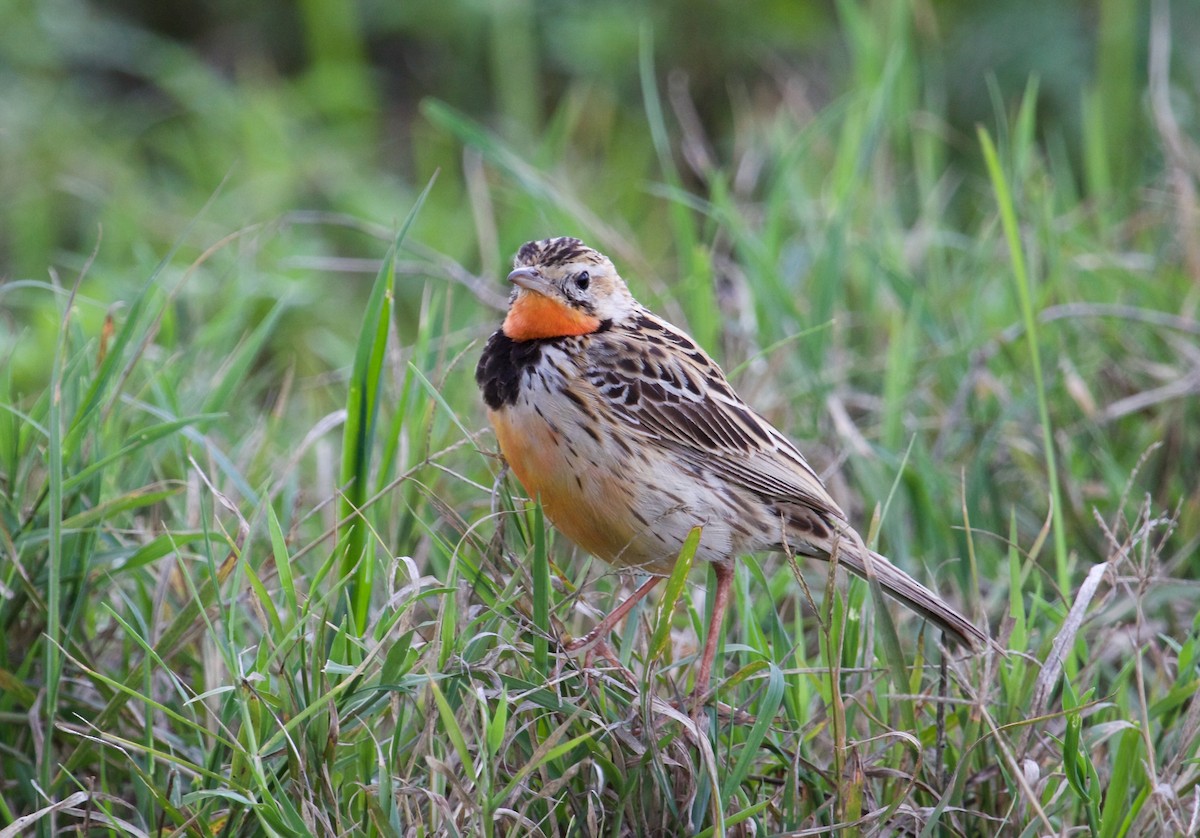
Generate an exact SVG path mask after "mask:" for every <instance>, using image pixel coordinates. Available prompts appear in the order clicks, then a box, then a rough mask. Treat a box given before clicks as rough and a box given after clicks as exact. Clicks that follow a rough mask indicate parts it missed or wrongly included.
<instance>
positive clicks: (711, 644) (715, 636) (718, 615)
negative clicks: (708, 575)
mask: <svg viewBox="0 0 1200 838" xmlns="http://www.w3.org/2000/svg"><path fill="white" fill-rule="evenodd" d="M713 570H714V571H716V573H717V595H716V597H715V598H714V600H713V610H712V619H711V620H709V621H708V638H707V639H706V640H705V641H704V656H703V657H701V658H700V671H699V672H697V673H696V686H695V688H694V689H693V691H692V700H693V701H694V702H695V707H694V708H693V709H694V710H698V709H699V707H700V706H701V705H702V704H703V703H704V699H705V698H707V696H708V682H709V679H710V677H711V675H712V665H713V658H714V657H716V654H717V641H718V640H719V639H720V637H721V624H722V623H723V622H724V621H725V610H726V609H727V608H728V607H729V589H730V586H731V585H732V584H733V565H732V564H714V565H713Z"/></svg>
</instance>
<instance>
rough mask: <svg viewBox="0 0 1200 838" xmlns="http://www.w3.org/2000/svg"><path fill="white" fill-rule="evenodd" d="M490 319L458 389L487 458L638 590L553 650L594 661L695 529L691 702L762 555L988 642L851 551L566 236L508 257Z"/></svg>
mask: <svg viewBox="0 0 1200 838" xmlns="http://www.w3.org/2000/svg"><path fill="white" fill-rule="evenodd" d="M508 282H509V283H511V285H512V291H511V295H510V297H509V305H508V310H507V314H506V316H505V318H504V321H503V324H502V325H501V327H500V328H499V329H498V330H497V331H496V332H495V333H494V334H492V335H491V337H490V338H489V339H488V341H487V344H486V346H485V347H484V349H483V352H482V354H481V356H480V359H479V362H478V365H477V367H476V371H475V379H476V383H477V384H478V386H479V388H480V390H481V392H482V397H483V402H484V404H485V406H486V409H487V416H488V420H489V422H490V423H491V426H492V429H493V431H494V433H495V438H496V441H497V444H498V445H499V449H500V453H501V455H502V456H503V458H504V460H505V462H506V463H507V465H508V467H509V469H510V470H511V471H512V473H513V474H514V475H515V476H516V478H517V480H518V481H520V483H521V485H522V486H523V487H524V489H525V491H526V492H527V493H528V495H529V497H531V498H536V499H538V500H540V502H541V505H542V510H543V513H544V514H545V516H546V518H547V519H548V520H549V521H550V522H551V523H552V524H553V525H554V527H555V528H556V529H557V530H558V531H559V532H561V533H562V534H563V535H565V536H566V537H567V538H568V539H569V540H570V541H572V542H573V543H574V544H575V545H577V546H578V547H579V548H581V549H583V550H585V551H587V552H588V553H591V554H592V555H594V556H596V557H597V558H600V559H602V560H604V561H605V562H607V563H608V564H610V565H613V566H615V567H617V568H623V569H634V570H640V571H642V572H644V573H646V574H649V578H647V579H646V580H645V581H644V582H643V583H642V584H641V585H640V586H639V587H638V588H637V589H636V590H635V591H634V592H633V593H632V594H631V595H630V596H629V597H628V598H627V599H626V600H625V601H624V602H623V603H621V604H620V605H619V606H618V607H617V608H615V609H614V610H613V611H612V612H611V613H609V614H608V615H607V616H605V617H604V618H603V619H602V620H600V622H599V623H598V624H597V625H596V626H595V627H594V628H593V629H592V630H591V631H590V632H588V633H587V634H586V635H584V637H583V638H580V639H577V640H575V641H572V642H571V643H570V644H568V645H567V651H568V652H574V651H578V650H580V649H595V648H597V647H598V645H602V646H603V647H604V648H605V649H607V644H606V643H605V638H606V637H607V636H608V634H609V633H610V632H611V630H612V629H613V627H614V626H616V625H617V624H618V623H619V622H620V621H621V620H622V619H624V618H625V616H626V615H627V614H628V613H629V612H630V611H631V610H632V609H633V607H634V606H635V605H636V604H637V603H638V602H639V601H640V600H641V599H643V598H644V597H645V596H646V595H647V594H649V593H650V591H651V590H653V588H654V587H655V585H656V583H657V582H658V581H659V580H660V579H661V578H662V577H663V576H666V575H669V574H670V573H671V570H672V568H673V566H674V563H675V561H676V559H677V557H678V556H679V553H680V550H681V548H682V546H683V544H684V541H685V539H686V538H687V537H688V534H689V533H690V532H691V531H692V529H693V528H694V527H700V539H699V543H698V546H697V548H696V552H695V554H694V558H693V561H694V562H695V563H699V562H708V563H711V564H712V566H713V569H714V571H715V576H716V590H715V594H714V597H713V604H712V615H711V618H710V619H709V623H708V631H707V637H706V640H705V645H704V650H703V653H702V655H701V657H700V661H699V666H698V669H697V671H696V677H695V686H694V695H695V696H696V697H697V699H696V700H698V701H700V700H703V696H704V695H705V694H706V693H707V690H708V687H709V683H710V680H711V672H712V665H713V659H714V656H715V654H716V651H717V638H718V636H719V634H720V630H721V626H722V624H723V620H724V617H725V612H726V610H727V607H728V605H729V597H730V589H731V583H732V581H733V575H734V567H735V563H736V562H737V561H738V558H739V557H740V556H743V555H747V554H751V553H756V552H759V551H765V550H777V551H786V552H788V553H789V554H792V555H796V556H806V557H813V558H818V559H826V560H828V559H830V557H831V556H833V555H835V554H836V562H837V564H839V565H840V566H843V567H846V568H849V569H850V570H851V571H853V572H854V573H856V574H857V575H859V576H862V577H865V578H868V579H873V580H875V581H876V582H878V584H879V585H880V586H881V587H882V589H883V590H884V591H886V592H887V593H888V594H890V595H891V596H892V597H894V598H896V599H897V600H899V601H900V602H901V603H903V604H904V605H906V606H908V607H909V608H911V609H912V610H914V611H916V612H917V613H918V614H921V615H922V616H924V617H926V618H928V619H929V620H931V621H932V622H934V623H936V624H937V625H938V626H939V627H941V628H942V629H943V631H944V632H945V636H946V637H947V638H949V639H950V640H952V641H954V642H957V643H959V644H962V645H965V646H966V647H968V648H970V649H979V648H981V647H983V646H985V645H986V644H987V641H988V636H987V634H985V633H984V632H983V631H981V630H980V629H979V628H978V627H977V626H976V625H975V624H974V623H973V622H972V621H971V620H969V619H967V618H966V617H964V616H963V615H962V614H960V613H959V612H958V611H956V610H955V609H954V608H953V607H952V606H950V605H949V604H948V603H946V602H945V601H944V600H943V599H942V598H941V597H939V596H938V595H937V594H936V593H934V592H933V591H931V590H930V589H929V588H927V587H925V586H924V585H922V584H921V583H919V582H917V581H916V580H915V579H913V578H912V577H911V576H909V575H908V574H907V573H905V572H904V571H902V570H900V569H899V568H898V567H896V566H895V565H894V564H892V562H891V561H889V560H888V559H887V558H885V557H884V556H882V555H880V554H879V553H876V552H873V551H871V550H869V549H867V547H866V546H865V545H864V543H863V539H862V538H861V536H859V534H858V533H857V532H856V531H855V530H854V528H853V527H852V526H851V524H850V521H849V519H848V517H847V515H846V513H845V512H843V511H842V509H841V507H840V506H838V504H837V502H836V501H835V500H834V499H833V497H832V496H831V495H830V494H829V491H828V490H827V489H826V488H825V485H824V484H823V483H822V481H821V479H820V477H819V476H818V475H817V473H816V472H815V471H814V470H813V469H812V468H811V467H810V466H809V464H808V462H807V460H805V458H804V456H803V455H802V454H801V453H800V451H799V449H798V448H797V447H796V446H795V444H793V443H792V442H791V441H790V440H789V439H788V438H787V437H786V436H785V435H784V434H783V433H782V432H780V431H779V430H778V429H777V428H775V427H774V425H772V424H771V423H770V422H769V421H768V420H767V419H765V418H764V417H763V416H762V415H761V414H760V413H758V412H757V411H755V410H754V409H753V408H752V407H750V406H749V405H748V404H747V403H746V402H745V401H743V400H742V398H741V397H740V396H738V394H737V393H736V392H735V391H734V389H733V387H732V386H731V385H730V383H729V380H728V379H727V377H726V376H725V373H724V372H722V370H721V368H720V367H719V366H718V365H717V364H716V363H715V362H714V361H713V359H712V358H711V357H709V355H708V353H706V352H705V351H704V349H702V348H701V347H700V346H699V345H698V344H697V342H696V341H695V340H694V339H693V338H692V337H690V336H689V335H688V334H687V333H685V332H684V331H683V330H681V329H679V328H677V327H676V326H673V325H671V324H670V323H668V322H667V321H666V320H664V319H662V318H661V317H658V316H657V315H655V314H654V313H653V312H651V311H650V310H649V309H647V308H646V307H645V306H643V305H642V304H641V303H639V302H638V301H637V300H636V299H635V298H634V296H633V295H632V293H630V291H629V288H628V286H627V285H626V283H625V281H624V280H623V279H622V278H621V276H620V275H619V274H618V272H617V270H616V268H615V267H614V265H613V263H612V262H611V261H610V260H609V259H608V258H607V257H606V256H604V255H603V254H602V253H600V252H599V251H597V250H594V249H592V248H591V247H588V246H587V245H585V244H584V243H583V242H582V241H580V240H579V239H577V238H572V237H568V236H561V237H556V238H548V239H542V240H539V241H531V242H527V243H525V244H524V245H522V246H521V247H520V249H519V250H518V251H517V253H516V256H515V258H514V260H513V269H512V272H511V273H509V274H508Z"/></svg>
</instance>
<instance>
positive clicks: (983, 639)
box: [837, 539, 988, 649]
mask: <svg viewBox="0 0 1200 838" xmlns="http://www.w3.org/2000/svg"><path fill="white" fill-rule="evenodd" d="M859 543H860V544H861V542H859ZM867 552H869V553H870V555H871V569H870V571H868V570H867V564H866V562H864V561H863V557H862V553H861V552H860V551H859V548H858V547H857V546H856V545H855V544H854V543H853V542H850V541H848V540H847V539H842V540H841V541H839V543H838V556H837V561H838V564H841V565H845V566H846V568H847V569H849V570H851V571H853V572H854V573H856V574H857V575H859V576H861V577H863V578H864V579H867V580H868V581H870V580H871V579H872V578H874V579H875V580H876V581H877V582H879V585H880V586H881V587H882V588H883V589H884V590H885V591H887V592H888V593H889V594H891V595H892V596H893V597H895V598H896V599H898V600H900V601H901V602H902V603H904V604H905V605H907V606H908V607H909V608H911V609H912V610H913V611H916V612H917V613H918V614H920V615H922V616H924V617H926V618H928V619H930V620H932V621H933V622H935V623H937V624H938V625H939V626H940V627H941V628H943V629H945V630H946V631H947V632H948V633H949V634H950V635H951V637H953V638H954V639H955V640H957V641H959V642H961V643H963V644H964V645H966V646H967V647H968V648H970V649H982V648H984V647H986V646H987V645H988V636H987V635H986V634H985V633H984V632H982V631H981V630H980V629H979V628H978V627H977V626H976V625H975V624H974V623H972V622H971V621H970V620H968V619H967V618H966V617H964V616H963V615H962V614H960V613H958V611H956V610H955V609H954V608H953V607H952V606H951V605H950V604H949V603H947V602H946V601H945V600H944V599H942V598H941V597H940V596H938V595H937V594H935V593H934V592H933V591H931V590H929V588H926V587H925V586H924V585H922V584H921V583H920V582H918V581H917V580H916V579H913V578H912V577H911V576H909V575H908V574H907V573H905V572H904V571H903V570H901V569H900V568H898V567H896V566H895V565H894V564H892V563H891V561H890V560H889V559H888V558H887V557H886V556H881V555H879V554H878V553H876V552H874V551H867Z"/></svg>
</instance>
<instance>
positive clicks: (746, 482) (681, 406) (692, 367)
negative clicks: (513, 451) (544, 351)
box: [588, 312, 846, 522]
mask: <svg viewBox="0 0 1200 838" xmlns="http://www.w3.org/2000/svg"><path fill="white" fill-rule="evenodd" d="M602 337H603V341H602V343H601V344H600V345H599V346H597V347H595V349H596V350H597V351H596V354H595V357H594V361H593V363H592V364H591V368H590V369H589V370H588V377H589V379H590V380H591V381H592V383H593V384H594V385H595V386H596V387H597V388H598V389H599V391H600V393H601V395H602V396H603V397H604V400H605V402H606V403H607V404H608V405H610V406H611V408H612V410H613V412H614V413H615V414H616V415H617V417H619V418H620V419H621V420H623V421H624V422H625V423H626V424H627V425H628V426H629V428H630V429H631V430H633V431H635V432H640V433H642V434H643V435H644V436H645V437H647V438H648V441H651V442H653V443H656V444H658V445H661V446H662V447H664V448H666V449H669V450H670V451H671V452H672V453H673V454H675V455H676V456H679V457H682V458H684V459H686V460H687V461H689V462H690V463H692V464H694V465H697V466H700V467H702V468H704V469H706V470H709V471H711V472H713V473H714V474H716V475H718V476H719V477H721V478H722V479H724V480H727V481H729V482H730V483H733V484H735V485H738V486H741V487H743V488H745V489H747V490H749V491H751V492H753V493H754V494H756V495H758V496H760V497H762V498H763V499H764V500H767V501H778V502H786V503H802V504H804V505H806V506H808V507H810V508H812V509H813V510H814V511H815V512H817V513H818V514H820V515H821V516H822V517H827V518H828V517H832V518H836V519H840V520H841V521H843V522H844V521H845V520H846V515H845V513H844V512H842V510H841V509H840V508H839V507H838V505H837V503H836V502H835V501H834V500H833V498H832V497H830V495H829V492H828V491H826V489H825V486H824V485H823V484H822V483H821V480H820V478H819V477H817V474H816V472H814V471H813V470H812V468H811V467H810V466H809V465H808V462H807V461H806V460H805V459H804V456H803V455H802V454H801V453H800V451H799V450H798V449H797V448H796V446H795V445H793V444H792V443H791V442H790V441H789V440H788V439H787V437H785V436H784V435H783V434H781V433H780V432H779V431H777V430H776V429H775V428H774V427H773V426H772V425H771V423H770V422H768V421H767V420H766V419H764V418H763V417H762V416H760V415H759V414H758V413H757V412H755V411H754V410H753V409H752V408H751V407H750V406H749V405H747V404H746V403H745V402H743V401H742V400H741V399H740V398H739V397H738V396H737V394H736V393H735V392H734V391H733V388H732V387H730V386H729V382H728V380H727V379H726V378H725V374H724V373H723V372H722V371H721V368H720V367H718V366H717V364H716V363H715V362H714V361H713V360H712V359H711V358H709V357H708V355H707V354H705V353H704V351H703V350H701V349H700V348H699V347H697V346H696V345H695V343H693V342H692V340H691V338H689V337H688V336H687V335H685V334H684V333H683V332H680V331H679V330H678V329H675V328H674V327H673V326H671V325H670V324H668V323H666V322H664V321H662V320H660V319H659V318H657V317H655V316H654V315H652V314H650V313H649V312H643V313H642V314H641V315H640V316H639V317H638V318H637V319H636V320H635V321H634V323H633V324H632V328H630V329H619V328H614V329H612V330H610V331H608V332H606V333H604V335H603V336H602ZM668 346H669V349H668ZM634 356H641V357H642V358H643V362H642V363H641V364H640V365H637V364H632V363H628V361H627V359H628V358H630V357H634ZM622 361H626V362H625V363H622ZM635 370H636V371H635Z"/></svg>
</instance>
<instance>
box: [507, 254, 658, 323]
mask: <svg viewBox="0 0 1200 838" xmlns="http://www.w3.org/2000/svg"><path fill="white" fill-rule="evenodd" d="M508 281H509V282H511V283H512V284H513V286H514V287H513V293H512V298H511V299H510V300H509V305H508V316H507V317H506V318H505V319H504V334H506V335H507V336H508V337H510V338H512V339H513V340H517V341H522V340H539V339H545V338H560V337H568V336H571V335H586V334H591V333H592V332H595V331H597V330H599V329H600V328H601V326H602V324H603V323H605V322H612V321H614V320H621V319H622V318H624V317H625V316H626V315H628V314H629V313H630V312H632V311H633V310H634V309H636V308H637V302H636V301H635V300H634V299H633V295H631V294H630V293H629V289H628V288H627V287H626V286H625V282H624V280H622V279H621V277H620V276H619V275H618V274H617V269H616V268H614V267H613V264H612V262H610V261H608V257H606V256H605V255H604V254H602V253H600V252H598V251H595V250H592V249H591V248H590V247H588V246H587V245H585V244H584V243H583V242H581V241H580V240H579V239H572V238H567V237H565V236H563V237H560V238H556V239H542V240H541V241H535V242H526V243H525V244H523V245H522V246H521V249H520V250H518V251H517V256H516V258H515V259H514V260H513V271H512V273H510V274H509V275H508Z"/></svg>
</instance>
